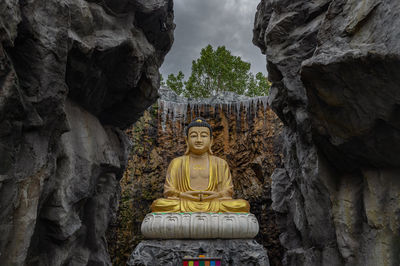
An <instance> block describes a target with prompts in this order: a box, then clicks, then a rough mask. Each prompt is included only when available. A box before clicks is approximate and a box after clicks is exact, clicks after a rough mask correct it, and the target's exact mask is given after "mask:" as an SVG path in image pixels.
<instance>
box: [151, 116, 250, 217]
mask: <svg viewBox="0 0 400 266" xmlns="http://www.w3.org/2000/svg"><path fill="white" fill-rule="evenodd" d="M185 140H186V145H187V149H186V152H185V155H184V156H181V157H178V158H175V159H173V160H172V162H171V163H170V165H169V167H168V170H167V177H166V180H165V185H164V196H165V198H161V199H157V200H155V201H154V202H153V204H152V205H151V210H152V212H236V213H249V212H250V205H249V203H248V202H247V201H246V200H242V199H232V194H233V185H232V177H231V173H230V171H229V166H228V164H227V162H226V161H225V160H223V159H221V158H218V157H216V156H213V155H212V151H211V145H212V142H213V137H212V129H211V126H210V125H209V124H208V123H207V122H206V121H205V120H204V119H203V118H196V119H195V120H193V121H192V122H191V123H190V124H189V125H188V127H187V129H186V136H185Z"/></svg>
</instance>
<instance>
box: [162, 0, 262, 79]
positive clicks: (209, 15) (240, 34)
mask: <svg viewBox="0 0 400 266" xmlns="http://www.w3.org/2000/svg"><path fill="white" fill-rule="evenodd" d="M259 2H260V0H174V14H175V20H174V21H175V24H176V28H175V34H174V35H175V41H174V44H173V46H172V48H171V50H170V52H169V53H168V54H167V56H166V57H165V61H164V64H163V65H162V67H161V69H160V72H161V74H162V75H163V76H164V79H166V78H167V76H168V75H169V74H171V73H174V74H176V73H177V72H178V71H179V70H182V72H183V73H184V74H185V80H186V79H187V78H188V77H189V75H190V72H191V67H192V60H195V59H197V58H198V57H200V50H201V48H204V47H206V46H207V45H208V44H211V45H212V46H213V47H214V48H216V47H218V46H221V45H225V47H226V48H227V49H228V50H230V51H231V52H232V54H233V55H235V56H240V57H241V58H242V60H243V61H246V62H249V63H251V72H253V73H254V74H255V73H257V72H262V73H263V74H265V75H266V73H267V71H266V67H265V64H266V63H265V62H266V59H265V56H264V55H263V54H261V51H260V49H259V48H258V47H256V46H255V45H254V44H253V43H252V41H251V40H252V38H253V23H254V16H255V14H256V10H257V5H258V3H259Z"/></svg>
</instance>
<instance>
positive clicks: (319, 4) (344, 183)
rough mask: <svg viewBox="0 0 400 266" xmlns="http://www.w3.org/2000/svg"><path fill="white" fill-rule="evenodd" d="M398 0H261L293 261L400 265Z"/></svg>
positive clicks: (260, 33) (258, 29) (281, 197)
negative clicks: (279, 123) (280, 133)
mask: <svg viewBox="0 0 400 266" xmlns="http://www.w3.org/2000/svg"><path fill="white" fill-rule="evenodd" d="M399 11H400V3H399V2H398V1H379V0H369V1H367V0H366V1H359V0H337V1H332V0H321V1H306V0H295V1H292V0H262V1H261V3H260V4H259V6H258V11H257V14H256V19H255V28H254V39H253V41H254V43H255V44H256V45H258V46H259V47H260V48H261V50H262V52H263V53H265V54H266V57H267V68H268V72H269V79H270V81H272V89H271V93H270V97H269V103H270V105H271V106H272V108H273V109H274V110H275V112H276V113H277V114H278V116H279V117H280V118H281V119H282V121H283V123H284V126H285V129H284V136H285V137H284V143H285V144H284V150H285V152H284V165H285V167H284V168H282V169H277V170H276V171H275V172H274V174H273V177H272V180H273V181H272V199H273V208H274V210H275V211H277V212H279V213H280V214H281V222H280V224H281V226H282V229H283V230H284V232H283V233H282V235H281V237H280V239H281V243H282V244H283V246H284V247H285V248H286V253H285V258H284V261H283V262H284V264H285V265H398V264H400V255H399V254H400V252H399V250H400V249H399V247H400V246H399V243H400V237H399V234H398V232H399V230H400V216H399V213H400V202H399V200H398V199H399V195H400V181H399V176H400V170H399V168H400V157H399V152H400V144H399V143H400V124H399V121H400V120H399V110H400V109H399V106H400V85H399V84H400V83H399V78H400V42H399V38H398V36H399V35H400V27H399V25H400V18H399V17H398V13H399Z"/></svg>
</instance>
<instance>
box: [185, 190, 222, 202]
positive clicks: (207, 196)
mask: <svg viewBox="0 0 400 266" xmlns="http://www.w3.org/2000/svg"><path fill="white" fill-rule="evenodd" d="M179 197H180V198H186V199H190V200H195V201H209V200H213V199H218V198H222V195H221V193H219V192H215V191H186V192H181V193H179Z"/></svg>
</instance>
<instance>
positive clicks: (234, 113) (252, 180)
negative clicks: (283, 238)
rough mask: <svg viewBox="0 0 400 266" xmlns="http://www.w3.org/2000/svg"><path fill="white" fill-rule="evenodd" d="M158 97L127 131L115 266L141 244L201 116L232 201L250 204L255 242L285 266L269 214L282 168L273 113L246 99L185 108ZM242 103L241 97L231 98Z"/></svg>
mask: <svg viewBox="0 0 400 266" xmlns="http://www.w3.org/2000/svg"><path fill="white" fill-rule="evenodd" d="M160 94H161V97H160V99H159V101H158V103H157V104H155V105H154V106H152V107H151V108H150V109H149V110H147V111H146V112H145V113H144V116H143V117H142V118H140V120H139V121H138V122H136V123H135V125H134V126H133V127H132V128H130V129H128V130H127V134H128V136H129V137H130V139H131V141H132V143H133V149H132V152H131V157H130V160H129V162H128V167H127V171H126V172H125V174H124V177H123V178H122V180H121V186H122V198H121V204H120V208H119V212H118V221H117V223H116V224H114V225H113V226H112V227H111V228H114V230H112V231H113V232H111V233H110V239H112V241H110V243H111V245H110V248H111V250H112V252H111V253H112V258H113V263H114V265H125V264H126V260H127V259H128V258H129V256H130V255H131V253H132V251H133V249H134V247H135V246H136V245H137V244H138V243H139V242H140V241H141V240H143V236H142V234H141V231H140V226H141V223H142V221H143V219H144V217H145V216H146V214H148V213H150V212H151V210H150V205H151V203H152V202H153V201H154V200H155V199H157V198H162V197H163V190H164V183H165V176H166V171H167V169H168V165H169V163H170V162H171V161H172V159H173V158H176V157H178V156H182V155H183V154H184V152H185V150H186V144H185V140H184V136H185V135H184V128H185V126H187V125H188V124H189V123H190V121H191V120H192V119H194V118H195V117H197V116H201V117H204V118H205V119H206V120H207V121H208V123H210V125H211V127H212V129H213V137H214V144H213V147H212V150H213V153H214V155H216V156H218V157H221V158H223V159H225V160H226V161H227V163H228V165H229V167H230V170H231V173H232V180H233V185H234V191H235V195H234V198H242V199H246V200H248V201H249V203H250V206H251V213H253V214H254V215H256V217H257V219H258V221H259V224H260V232H259V234H258V235H257V237H256V240H257V241H258V243H260V244H262V245H263V246H264V247H266V248H267V251H268V257H269V258H270V264H271V265H281V258H282V256H283V248H282V246H281V245H280V243H279V233H280V232H279V229H278V228H277V225H276V222H275V213H274V211H273V210H272V208H271V203H272V201H271V193H270V192H271V178H270V177H271V174H272V172H273V171H274V169H275V168H276V167H281V166H282V164H281V157H282V150H281V137H280V134H281V130H282V124H281V122H280V120H279V118H278V117H277V116H276V115H275V114H274V112H273V111H272V110H271V109H270V108H269V107H267V106H265V107H266V108H265V109H264V105H263V102H262V101H258V103H257V99H256V98H254V101H255V103H257V104H255V105H253V104H250V105H248V106H247V107H248V108H246V102H245V101H247V103H248V102H249V101H251V98H249V99H244V101H243V103H242V104H241V102H240V101H238V102H231V103H229V102H228V97H226V95H225V96H221V97H220V98H221V102H217V101H218V97H215V98H210V99H202V100H199V101H198V102H190V101H188V100H186V101H188V102H186V103H184V102H179V100H175V98H178V97H177V96H176V95H175V97H173V95H171V94H175V93H173V92H172V91H169V92H165V91H163V92H160ZM166 94H169V95H168V96H167V95H166ZM239 98H240V97H239V96H238V95H236V96H233V97H232V99H239ZM264 98H265V97H264ZM181 100H182V99H181ZM174 101H175V102H174ZM224 101H226V102H224ZM207 102H211V103H213V102H214V104H207ZM237 103H238V104H237ZM183 105H185V106H183ZM237 106H239V108H238V107H237Z"/></svg>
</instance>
